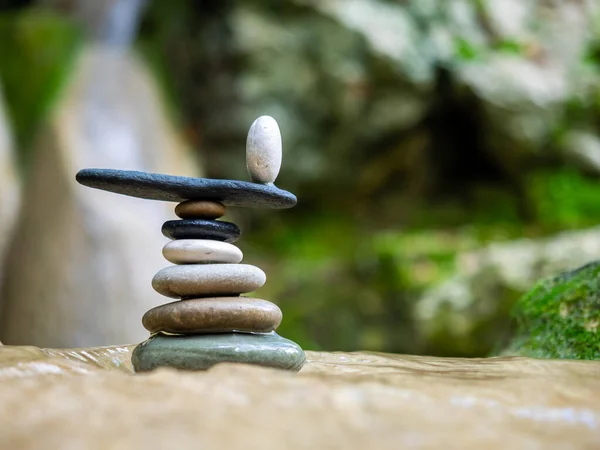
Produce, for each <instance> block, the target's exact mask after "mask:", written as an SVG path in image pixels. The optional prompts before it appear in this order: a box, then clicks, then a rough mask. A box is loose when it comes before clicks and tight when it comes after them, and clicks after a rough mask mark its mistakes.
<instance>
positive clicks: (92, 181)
mask: <svg viewBox="0 0 600 450" xmlns="http://www.w3.org/2000/svg"><path fill="white" fill-rule="evenodd" d="M75 178H76V179H77V182H79V183H80V184H83V185H84V186H88V187H91V188H94V189H101V190H103V191H108V192H114V193H117V194H123V195H128V196H130V197H138V198H145V199H150V200H163V201H169V202H182V201H185V200H211V201H215V202H220V203H223V204H224V205H226V206H248V207H256V208H274V209H284V208H291V207H293V206H294V205H296V202H297V199H296V196H295V195H294V194H292V193H291V192H288V191H284V190H283V189H279V188H278V187H276V186H275V185H273V184H259V183H250V182H247V181H237V180H213V179H210V178H192V177H180V176H174V175H165V174H158V173H150V172H138V171H134V170H114V169H83V170H80V171H79V172H78V173H77V175H76V176H75Z"/></svg>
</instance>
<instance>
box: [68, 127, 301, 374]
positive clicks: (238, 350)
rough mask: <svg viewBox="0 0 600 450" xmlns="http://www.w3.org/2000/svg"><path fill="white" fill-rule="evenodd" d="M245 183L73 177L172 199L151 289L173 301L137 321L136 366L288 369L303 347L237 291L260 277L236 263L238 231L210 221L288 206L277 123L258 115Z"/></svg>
mask: <svg viewBox="0 0 600 450" xmlns="http://www.w3.org/2000/svg"><path fill="white" fill-rule="evenodd" d="M246 155H247V167H248V171H249V173H250V176H251V179H252V181H253V182H251V183H248V182H243V181H233V180H212V179H204V178H188V177H176V176H170V175H162V174H152V173H147V172H134V171H122V170H109V169H84V170H81V171H80V172H79V173H78V174H77V181H78V182H80V183H81V184H84V185H86V186H89V187H93V188H97V189H103V190H106V191H110V192H115V193H120V194H124V195H130V196H135V197H139V198H146V199H154V200H163V201H176V202H179V203H178V204H177V206H176V207H175V214H176V215H177V216H178V217H179V218H180V219H179V220H171V221H168V222H165V224H164V225H163V227H162V233H163V234H164V235H165V236H166V237H168V238H169V239H171V242H169V243H167V244H166V245H165V246H164V248H163V256H164V257H165V258H166V259H167V260H168V261H169V262H171V263H173V264H174V265H172V266H169V267H166V268H165V269H162V270H161V271H159V272H158V273H157V274H156V275H155V276H154V279H153V280H152V286H153V287H154V289H155V290H156V291H157V292H159V293H160V294H162V295H164V296H166V297H170V298H176V299H179V300H177V301H174V302H171V303H166V304H164V305H161V306H158V307H156V308H153V309H151V310H150V311H148V312H147V313H146V314H145V315H144V317H143V318H142V323H143V325H144V327H145V328H146V329H147V330H148V331H149V332H150V333H151V336H150V338H149V339H148V340H146V341H144V342H142V343H141V344H140V345H138V346H137V347H136V348H135V350H134V352H133V354H132V363H133V366H134V368H135V369H136V371H147V370H152V369H154V368H157V367H173V368H177V369H184V370H204V369H207V368H209V367H211V366H213V365H214V364H217V363H220V362H239V363H248V364H258V365H262V366H268V367H275V368H279V369H285V370H292V371H297V370H300V368H301V367H302V365H303V364H304V361H305V355H304V352H303V350H302V349H301V348H300V347H299V346H298V345H297V344H296V343H294V342H292V341H290V340H288V339H285V338H283V337H281V336H279V335H278V334H276V333H275V329H276V328H277V327H278V326H279V324H280V323H281V320H282V318H283V315H282V312H281V310H280V309H279V308H278V307H277V306H276V305H275V304H273V303H271V302H269V301H267V300H261V299H258V298H252V297H246V296H242V294H247V293H250V292H253V291H255V290H256V289H259V288H260V287H261V286H263V285H264V284H265V282H266V275H265V273H264V272H263V271H262V270H261V269H259V268H258V267H255V266H252V265H248V264H240V263H241V261H242V257H243V255H242V252H241V251H240V249H239V248H237V247H236V246H234V245H232V243H233V242H235V241H237V240H238V238H239V237H240V229H239V228H238V227H237V226H236V225H235V224H233V223H231V222H226V221H223V220H217V219H219V218H221V217H222V216H224V215H225V213H226V207H227V206H241V207H269V208H290V207H292V206H294V205H295V204H296V197H295V196H294V195H293V194H291V193H290V192H287V191H284V190H282V189H279V188H277V187H276V186H275V185H274V184H273V183H274V181H275V178H276V177H277V175H278V173H279V168H280V167H281V135H280V132H279V127H278V126H277V122H275V120H274V119H273V118H271V117H269V116H262V117H259V118H258V119H257V120H256V121H255V122H254V123H253V124H252V127H251V128H250V132H249V134H248V140H247V142H246Z"/></svg>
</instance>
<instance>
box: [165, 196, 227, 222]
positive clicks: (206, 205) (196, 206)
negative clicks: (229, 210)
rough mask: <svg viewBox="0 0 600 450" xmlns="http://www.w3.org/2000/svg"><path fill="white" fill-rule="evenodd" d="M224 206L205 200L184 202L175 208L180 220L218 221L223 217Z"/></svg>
mask: <svg viewBox="0 0 600 450" xmlns="http://www.w3.org/2000/svg"><path fill="white" fill-rule="evenodd" d="M225 210H226V209H225V205H223V204H222V203H219V202H211V201H207V200H186V201H185V202H181V203H179V204H178V205H177V206H176V207H175V214H177V216H178V217H181V218H182V219H218V218H219V217H223V216H224V215H225Z"/></svg>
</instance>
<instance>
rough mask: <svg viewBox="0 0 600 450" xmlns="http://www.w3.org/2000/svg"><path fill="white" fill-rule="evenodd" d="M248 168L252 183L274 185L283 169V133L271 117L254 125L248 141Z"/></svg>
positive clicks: (249, 132) (255, 122) (260, 119)
mask: <svg viewBox="0 0 600 450" xmlns="http://www.w3.org/2000/svg"><path fill="white" fill-rule="evenodd" d="M246 167H247V169H248V174H249V175H250V178H251V179H252V181H254V182H256V183H267V184H268V183H273V182H275V179H276V178H277V175H279V170H280V169H281V132H280V131H279V125H277V121H276V120H275V119H274V118H272V117H271V116H261V117H259V118H258V119H256V120H255V121H254V123H252V125H251V126H250V131H248V137H247V139H246Z"/></svg>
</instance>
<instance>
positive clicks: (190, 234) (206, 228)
mask: <svg viewBox="0 0 600 450" xmlns="http://www.w3.org/2000/svg"><path fill="white" fill-rule="evenodd" d="M161 231H162V234H163V235H164V236H166V237H168V238H169V239H213V240H216V241H224V242H235V241H237V240H238V239H239V237H240V234H241V231H240V229H239V228H238V226H237V225H236V224H234V223H231V222H225V221H222V220H204V219H182V220H168V221H166V222H165V223H164V224H163V226H162V229H161Z"/></svg>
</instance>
